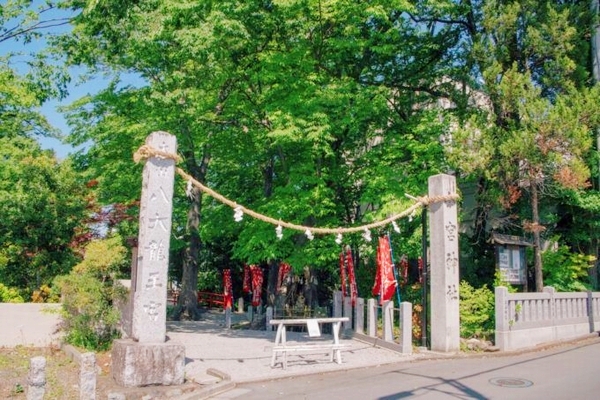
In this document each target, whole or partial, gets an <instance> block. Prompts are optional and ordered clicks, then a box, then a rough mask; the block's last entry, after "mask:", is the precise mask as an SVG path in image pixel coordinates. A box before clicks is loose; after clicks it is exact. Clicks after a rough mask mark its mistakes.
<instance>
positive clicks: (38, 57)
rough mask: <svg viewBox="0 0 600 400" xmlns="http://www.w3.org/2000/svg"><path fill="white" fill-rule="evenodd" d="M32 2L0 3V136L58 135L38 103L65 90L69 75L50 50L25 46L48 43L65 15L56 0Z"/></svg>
mask: <svg viewBox="0 0 600 400" xmlns="http://www.w3.org/2000/svg"><path fill="white" fill-rule="evenodd" d="M32 3H34V2H31V1H23V0H8V1H6V2H4V4H3V5H2V6H1V8H0V137H15V136H19V135H21V136H35V135H44V136H48V135H50V136H59V132H57V131H56V129H55V128H53V127H52V126H51V125H50V124H49V123H48V121H47V120H46V118H45V117H44V116H43V115H42V114H41V113H40V112H39V110H38V108H39V107H40V106H41V105H42V104H43V103H44V102H46V101H47V100H49V99H50V98H61V97H64V96H65V95H66V84H67V83H68V81H69V75H68V73H67V71H66V70H65V68H63V66H62V65H61V64H60V63H57V62H56V58H57V57H59V56H58V55H57V54H56V53H52V52H51V51H50V50H48V51H46V50H40V51H33V50H30V51H27V48H28V45H30V44H32V42H41V43H43V44H42V46H41V47H44V44H51V43H52V42H53V38H54V36H55V35H57V34H59V30H60V29H61V27H63V26H65V25H67V24H68V23H69V17H68V14H65V13H63V12H60V11H59V9H58V8H59V6H60V5H61V3H62V2H60V1H52V0H49V1H44V2H37V4H32ZM30 48H33V47H30Z"/></svg>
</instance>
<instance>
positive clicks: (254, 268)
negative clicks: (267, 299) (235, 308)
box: [250, 265, 263, 307]
mask: <svg viewBox="0 0 600 400" xmlns="http://www.w3.org/2000/svg"><path fill="white" fill-rule="evenodd" d="M250 271H251V273H252V306H253V307H257V306H259V305H260V297H261V294H262V284H263V271H262V269H261V268H260V267H259V266H258V265H251V266H250Z"/></svg>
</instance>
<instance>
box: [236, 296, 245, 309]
mask: <svg viewBox="0 0 600 400" xmlns="http://www.w3.org/2000/svg"><path fill="white" fill-rule="evenodd" d="M237 309H238V310H237V312H239V313H243V312H244V298H243V297H240V298H239V299H238V304H237Z"/></svg>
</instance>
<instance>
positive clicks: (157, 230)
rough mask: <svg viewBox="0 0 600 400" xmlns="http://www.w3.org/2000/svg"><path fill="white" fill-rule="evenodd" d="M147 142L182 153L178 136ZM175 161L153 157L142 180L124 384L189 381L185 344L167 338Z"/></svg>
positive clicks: (118, 350) (118, 355) (119, 374)
mask: <svg viewBox="0 0 600 400" xmlns="http://www.w3.org/2000/svg"><path fill="white" fill-rule="evenodd" d="M146 145H148V146H150V147H152V148H154V149H156V150H159V151H161V152H164V153H169V154H176V152H177V142H176V139H175V136H172V135H170V134H168V133H166V132H154V133H152V134H151V135H150V136H148V138H147V139H146ZM174 177H175V160H174V159H172V158H168V157H163V156H161V155H152V156H150V157H149V158H148V160H146V164H145V165H144V172H143V181H142V196H141V204H140V223H139V236H138V256H137V271H136V274H135V275H136V276H135V277H133V279H135V282H132V285H131V286H132V290H133V295H132V298H133V306H132V311H131V339H123V340H116V341H115V342H114V343H113V348H112V373H113V377H114V378H115V381H116V382H117V383H118V384H120V385H122V386H128V387H131V386H147V385H177V384H182V383H183V381H184V367H185V347H184V346H183V345H181V344H179V343H174V342H171V341H169V342H165V341H166V312H167V272H168V268H169V243H170V236H171V214H172V212H173V186H174Z"/></svg>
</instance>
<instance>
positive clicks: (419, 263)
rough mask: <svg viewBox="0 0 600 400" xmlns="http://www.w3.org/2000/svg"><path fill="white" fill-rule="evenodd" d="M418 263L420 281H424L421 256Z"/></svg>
mask: <svg viewBox="0 0 600 400" xmlns="http://www.w3.org/2000/svg"><path fill="white" fill-rule="evenodd" d="M417 265H418V267H419V283H423V259H422V258H421V257H419V259H418V260H417Z"/></svg>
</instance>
